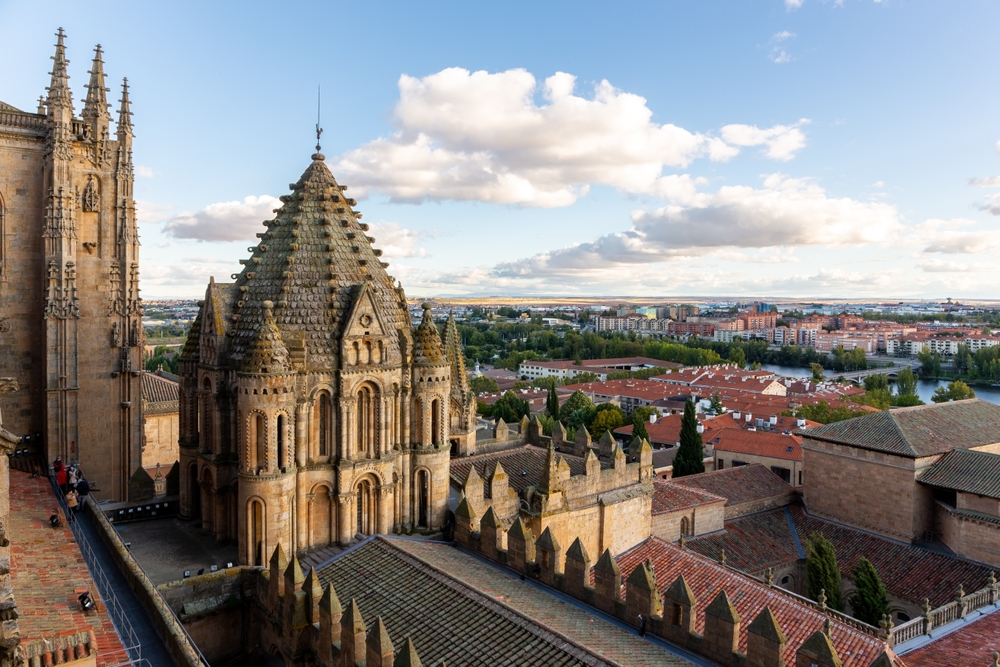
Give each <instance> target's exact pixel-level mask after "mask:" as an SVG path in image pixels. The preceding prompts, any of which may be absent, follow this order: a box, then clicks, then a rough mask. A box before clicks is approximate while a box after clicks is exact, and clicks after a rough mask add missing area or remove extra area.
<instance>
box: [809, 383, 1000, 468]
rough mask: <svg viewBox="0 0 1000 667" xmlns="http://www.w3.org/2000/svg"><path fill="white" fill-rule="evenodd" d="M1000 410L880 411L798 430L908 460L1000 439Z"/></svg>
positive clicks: (975, 405)
mask: <svg viewBox="0 0 1000 667" xmlns="http://www.w3.org/2000/svg"><path fill="white" fill-rule="evenodd" d="M998 433H1000V406H997V405H994V404H992V403H988V402H986V401H983V400H980V399H978V398H973V399H968V400H965V401H952V402H949V403H932V404H930V405H919V406H916V407H912V408H897V409H894V410H882V411H880V412H874V413H872V414H869V415H864V416H862V417H856V418H854V419H848V420H845V421H840V422H834V423H833V424H826V425H824V426H817V427H816V428H810V429H807V430H804V431H796V434H797V435H801V436H803V437H806V438H811V439H813V440H823V441H826V442H832V443H836V444H841V445H850V446H852V447H858V448H861V449H869V450H873V451H877V452H885V453H887V454H895V455H897V456H903V457H907V458H919V457H921V456H932V455H934V454H940V453H943V452H947V451H950V450H951V449H954V448H955V447H964V448H967V449H972V448H975V447H981V446H983V445H988V444H992V443H995V442H997V441H998V439H1000V435H998Z"/></svg>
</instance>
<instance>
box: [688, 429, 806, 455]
mask: <svg viewBox="0 0 1000 667" xmlns="http://www.w3.org/2000/svg"><path fill="white" fill-rule="evenodd" d="M704 440H705V443H706V444H711V445H712V447H713V449H714V451H716V452H733V453H737V454H750V455H752V456H766V457H768V458H772V459H785V460H788V461H801V460H802V446H801V443H802V438H801V437H799V436H797V435H789V434H782V433H775V432H773V431H750V430H748V429H743V428H717V429H713V430H711V431H707V432H706V433H705V437H704Z"/></svg>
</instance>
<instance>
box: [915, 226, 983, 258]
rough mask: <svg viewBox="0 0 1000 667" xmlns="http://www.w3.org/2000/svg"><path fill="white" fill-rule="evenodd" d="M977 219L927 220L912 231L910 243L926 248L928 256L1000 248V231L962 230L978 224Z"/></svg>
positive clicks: (973, 252) (970, 253)
mask: <svg viewBox="0 0 1000 667" xmlns="http://www.w3.org/2000/svg"><path fill="white" fill-rule="evenodd" d="M975 224H976V222H975V221H974V220H967V219H964V218H958V219H955V220H938V219H931V220H926V221H924V222H922V223H920V224H919V225H916V226H915V227H913V228H912V240H911V241H910V243H911V244H912V243H915V244H917V245H923V246H924V248H923V252H924V253H928V254H945V255H973V254H978V253H982V252H989V251H992V250H995V249H997V248H998V247H1000V231H998V230H975V231H962V229H963V228H965V227H970V226H972V225H975Z"/></svg>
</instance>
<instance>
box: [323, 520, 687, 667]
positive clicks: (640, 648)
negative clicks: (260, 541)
mask: <svg viewBox="0 0 1000 667" xmlns="http://www.w3.org/2000/svg"><path fill="white" fill-rule="evenodd" d="M318 574H319V580H320V582H321V584H322V585H323V586H324V587H325V586H326V585H327V584H332V585H333V587H334V589H335V590H336V592H337V596H338V597H339V599H340V602H341V604H342V605H343V606H344V607H345V608H346V607H347V605H348V603H349V601H350V600H352V599H353V600H355V601H356V603H357V605H358V607H359V608H360V611H361V616H362V618H363V619H364V620H365V622H366V623H368V624H369V625H370V624H371V623H373V622H374V621H375V619H376V617H379V616H381V618H382V620H383V621H384V622H385V627H386V630H387V631H388V634H389V636H390V637H392V638H394V639H395V640H397V641H402V639H403V638H405V637H410V638H411V639H412V640H413V644H414V646H415V647H416V649H417V652H418V653H419V655H420V659H421V661H422V663H423V664H425V665H439V664H441V663H442V662H447V664H449V665H507V664H510V665H514V664H516V665H528V664H531V665H567V666H569V665H592V666H595V667H597V666H603V665H625V664H627V665H636V666H638V667H647V666H648V667H652V666H653V665H663V666H667V667H670V666H675V665H690V664H691V663H689V662H687V661H686V660H684V659H682V658H680V657H677V656H676V655H672V654H670V653H667V652H666V651H664V650H663V649H661V648H659V647H657V646H654V645H653V644H651V643H649V642H647V641H646V640H644V639H641V638H640V637H638V636H636V635H635V634H634V633H629V632H626V631H624V630H622V629H620V628H618V627H617V626H615V625H612V624H611V623H608V622H607V621H604V620H601V619H600V618H598V616H597V615H596V614H595V613H592V612H590V611H589V610H587V609H586V608H585V607H583V606H582V605H577V604H573V603H570V602H567V601H565V600H562V599H559V598H557V597H555V596H553V595H550V594H549V593H547V592H546V591H545V590H544V589H540V588H538V587H537V586H533V585H531V584H530V583H525V582H522V581H520V578H519V577H518V576H516V575H514V574H513V573H511V572H509V571H506V570H504V569H502V568H499V567H497V566H494V565H490V564H488V563H486V562H484V561H483V560H482V559H480V558H477V557H475V556H471V555H469V554H467V553H465V552H464V551H460V550H458V549H456V548H455V547H454V546H452V545H450V544H447V543H443V542H425V541H420V540H412V539H406V538H387V537H385V536H381V535H380V536H376V537H373V538H370V539H369V540H368V541H366V542H364V543H362V544H361V545H360V546H359V547H357V548H355V549H351V550H348V551H346V552H344V553H342V554H340V555H338V556H336V557H335V558H334V560H333V561H332V562H330V563H329V564H328V565H326V566H325V567H323V568H322V569H321V570H319V572H318ZM397 664H398V663H397Z"/></svg>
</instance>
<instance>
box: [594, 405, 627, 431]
mask: <svg viewBox="0 0 1000 667" xmlns="http://www.w3.org/2000/svg"><path fill="white" fill-rule="evenodd" d="M624 425H625V414H624V413H623V412H622V411H621V410H619V409H618V408H617V407H615V406H611V408H610V409H608V410H600V411H599V412H598V413H597V415H596V416H595V417H594V420H593V421H592V422H590V428H589V429H587V430H588V431H590V435H591V436H593V437H595V438H599V437H600V436H602V435H604V432H605V431H614V430H615V429H616V428H620V427H622V426H624Z"/></svg>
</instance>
